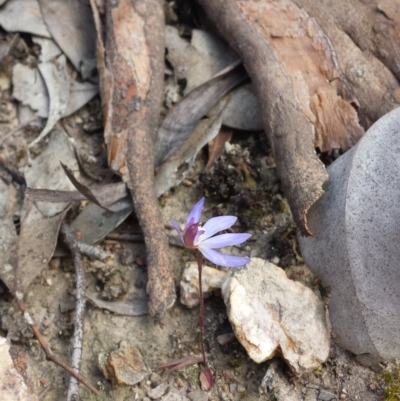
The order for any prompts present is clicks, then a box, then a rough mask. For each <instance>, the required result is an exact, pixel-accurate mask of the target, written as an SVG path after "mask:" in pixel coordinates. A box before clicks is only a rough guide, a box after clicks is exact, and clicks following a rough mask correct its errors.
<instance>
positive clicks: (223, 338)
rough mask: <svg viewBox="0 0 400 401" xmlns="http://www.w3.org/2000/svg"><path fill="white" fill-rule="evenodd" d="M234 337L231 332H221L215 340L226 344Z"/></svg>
mask: <svg viewBox="0 0 400 401" xmlns="http://www.w3.org/2000/svg"><path fill="white" fill-rule="evenodd" d="M235 338H236V337H235V335H234V334H233V333H226V334H221V335H219V336H218V337H217V342H218V344H220V345H226V344H229V343H230V342H232V341H233V340H234V339H235Z"/></svg>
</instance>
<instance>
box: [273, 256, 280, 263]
mask: <svg viewBox="0 0 400 401" xmlns="http://www.w3.org/2000/svg"><path fill="white" fill-rule="evenodd" d="M271 262H272V263H273V264H274V265H277V264H278V263H279V262H280V259H279V258H278V256H274V257H273V258H272V259H271Z"/></svg>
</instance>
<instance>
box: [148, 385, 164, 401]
mask: <svg viewBox="0 0 400 401" xmlns="http://www.w3.org/2000/svg"><path fill="white" fill-rule="evenodd" d="M167 387H168V386H167V385H166V384H165V383H162V384H160V385H159V386H157V387H154V388H152V389H150V390H148V391H147V395H148V396H149V397H150V398H151V399H153V400H155V399H157V398H160V397H162V396H163V395H164V393H165V392H166V391H167Z"/></svg>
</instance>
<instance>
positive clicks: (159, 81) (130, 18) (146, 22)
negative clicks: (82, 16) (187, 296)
mask: <svg viewBox="0 0 400 401" xmlns="http://www.w3.org/2000/svg"><path fill="white" fill-rule="evenodd" d="M91 4H92V8H93V11H94V17H95V23H96V29H97V62H98V69H99V73H100V78H101V81H100V88H101V95H102V103H103V114H104V119H105V140H106V144H107V148H108V159H109V165H110V167H111V168H112V169H113V170H114V171H115V172H117V173H118V174H120V175H121V177H122V179H123V180H124V181H125V182H126V183H127V185H128V187H129V189H130V191H131V193H132V198H133V204H134V207H135V211H136V215H137V217H138V219H139V223H140V225H141V227H142V229H143V233H144V236H145V244H146V250H147V269H148V277H149V281H148V284H147V292H148V293H149V295H150V305H149V306H150V314H151V315H152V316H154V317H155V318H156V320H157V321H160V320H161V319H162V318H163V317H164V316H165V314H166V311H167V310H168V308H170V307H171V306H172V305H173V303H174V302H175V286H174V280H173V277H172V268H171V262H170V257H169V250H168V241H167V237H166V235H165V232H164V228H163V222H162V218H161V213H160V210H159V206H158V200H157V196H156V193H155V189H154V142H155V133H156V129H157V125H158V118H159V108H160V104H161V96H162V89H163V79H164V14H163V2H162V1H161V0H147V1H145V2H144V1H137V0H134V1H130V0H120V1H119V2H118V3H112V2H111V1H107V2H105V10H104V17H105V25H104V26H103V25H102V23H101V16H100V11H99V10H98V9H97V6H96V4H95V1H94V0H92V2H91Z"/></svg>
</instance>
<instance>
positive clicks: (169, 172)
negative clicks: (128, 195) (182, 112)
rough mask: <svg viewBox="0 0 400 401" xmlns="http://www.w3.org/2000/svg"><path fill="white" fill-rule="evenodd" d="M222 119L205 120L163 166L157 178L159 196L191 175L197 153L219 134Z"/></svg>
mask: <svg viewBox="0 0 400 401" xmlns="http://www.w3.org/2000/svg"><path fill="white" fill-rule="evenodd" d="M220 128H221V117H220V116H217V117H215V118H210V119H203V120H200V121H199V122H198V124H197V125H196V128H195V129H194V131H193V132H192V134H191V135H190V136H189V138H188V139H187V141H186V142H185V143H184V144H183V145H182V147H181V148H180V149H179V150H178V152H177V153H176V154H175V155H173V156H172V157H170V158H169V159H168V160H167V161H166V162H165V163H164V164H162V165H161V167H160V169H159V171H158V172H157V175H156V177H155V188H156V193H157V196H161V195H162V194H164V193H165V192H167V191H169V190H170V189H171V188H173V187H175V186H177V185H178V184H180V183H181V182H182V181H183V180H184V179H185V178H186V177H187V176H188V174H189V173H190V171H191V168H192V165H193V162H194V160H195V158H196V155H197V153H198V152H199V151H200V149H202V148H203V146H205V145H207V143H208V142H209V141H211V140H212V139H213V138H215V136H216V135H217V134H218V132H219V130H220Z"/></svg>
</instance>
